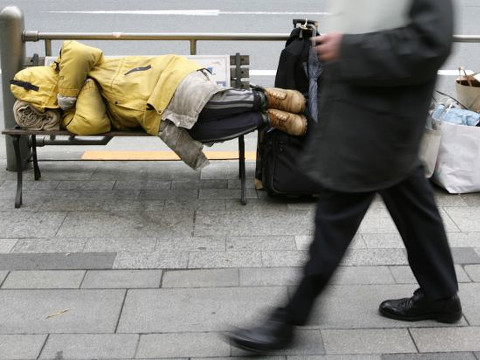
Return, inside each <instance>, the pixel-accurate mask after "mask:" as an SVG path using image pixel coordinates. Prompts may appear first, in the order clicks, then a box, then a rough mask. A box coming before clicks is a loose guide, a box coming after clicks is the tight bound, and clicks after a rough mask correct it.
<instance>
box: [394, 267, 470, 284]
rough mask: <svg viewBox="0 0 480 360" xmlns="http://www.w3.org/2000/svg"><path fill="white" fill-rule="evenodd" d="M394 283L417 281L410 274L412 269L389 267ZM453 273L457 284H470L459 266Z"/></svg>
mask: <svg viewBox="0 0 480 360" xmlns="http://www.w3.org/2000/svg"><path fill="white" fill-rule="evenodd" d="M390 271H391V272H392V275H393V277H394V278H395V282H396V283H397V284H416V283H417V280H416V279H415V276H414V275H413V273H412V269H410V267H409V266H390ZM455 272H456V274H457V280H458V282H471V280H470V278H469V277H468V275H467V273H466V272H465V271H464V270H463V267H462V266H460V265H455Z"/></svg>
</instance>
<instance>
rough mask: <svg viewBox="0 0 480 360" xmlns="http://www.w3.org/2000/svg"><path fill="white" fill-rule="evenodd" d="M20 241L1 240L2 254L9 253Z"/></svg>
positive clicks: (0, 249) (0, 248) (0, 250)
mask: <svg viewBox="0 0 480 360" xmlns="http://www.w3.org/2000/svg"><path fill="white" fill-rule="evenodd" d="M17 241H18V239H0V253H9V252H10V251H12V249H13V248H14V247H15V244H16V243H17Z"/></svg>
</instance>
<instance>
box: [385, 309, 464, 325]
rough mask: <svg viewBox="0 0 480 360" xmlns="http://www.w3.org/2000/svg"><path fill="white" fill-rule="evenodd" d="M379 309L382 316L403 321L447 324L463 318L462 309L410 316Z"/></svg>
mask: <svg viewBox="0 0 480 360" xmlns="http://www.w3.org/2000/svg"><path fill="white" fill-rule="evenodd" d="M379 311H380V314H381V315H382V316H384V317H386V318H389V319H394V320H402V321H422V320H435V321H438V322H441V323H445V324H453V323H456V322H458V321H460V319H461V318H462V312H461V311H457V312H454V313H449V314H445V313H430V314H424V315H418V316H409V317H406V316H401V315H396V314H392V313H389V312H386V311H383V310H381V309H379Z"/></svg>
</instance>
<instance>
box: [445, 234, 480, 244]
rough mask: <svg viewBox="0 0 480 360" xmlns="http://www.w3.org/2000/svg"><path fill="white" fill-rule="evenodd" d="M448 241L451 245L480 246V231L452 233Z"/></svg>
mask: <svg viewBox="0 0 480 360" xmlns="http://www.w3.org/2000/svg"><path fill="white" fill-rule="evenodd" d="M448 241H449V244H450V246H451V247H478V245H479V243H480V232H468V233H464V232H461V233H450V234H448Z"/></svg>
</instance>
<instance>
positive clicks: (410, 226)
mask: <svg viewBox="0 0 480 360" xmlns="http://www.w3.org/2000/svg"><path fill="white" fill-rule="evenodd" d="M423 171H424V170H423V167H422V166H419V167H418V168H416V169H415V170H414V171H413V173H412V174H411V175H410V176H409V177H408V178H406V179H405V180H403V181H402V182H400V183H399V184H397V185H394V186H392V187H390V188H388V189H385V190H381V191H378V193H379V194H380V195H381V197H382V198H383V201H384V203H385V205H386V206H387V209H388V211H389V213H390V215H391V216H392V219H393V221H394V222H395V225H396V227H397V229H398V231H399V233H400V235H401V237H402V240H403V242H404V244H405V248H406V250H407V255H408V262H409V264H410V267H411V269H412V271H413V274H414V275H415V277H416V279H417V281H418V283H419V285H420V287H421V288H422V289H423V291H424V293H425V295H426V296H427V297H428V298H431V299H441V298H445V297H449V296H452V295H453V294H455V293H456V292H457V291H458V284H457V278H456V274H455V270H454V266H453V260H452V256H451V252H450V247H449V245H448V241H447V237H446V234H445V229H444V226H443V222H442V219H441V217H440V214H439V212H438V209H437V206H436V204H435V200H434V197H433V191H432V189H431V186H430V184H429V182H428V180H427V179H426V178H425V176H424V172H423ZM375 193H376V192H365V193H343V192H337V191H332V190H322V191H321V194H320V198H319V201H318V204H317V209H316V215H315V233H314V238H313V241H312V244H311V245H310V258H309V260H308V261H307V263H306V264H305V267H304V274H303V278H302V279H301V281H300V283H299V285H298V287H297V289H296V291H295V292H294V294H293V296H292V297H291V299H290V301H289V302H288V304H287V306H286V307H285V309H286V316H287V321H289V322H290V323H293V324H295V325H304V324H305V323H306V322H307V320H308V316H309V314H310V312H311V309H312V307H313V304H314V302H315V299H316V298H317V296H318V295H319V294H320V293H321V292H322V290H323V289H324V287H325V286H326V285H327V283H328V281H329V279H330V278H331V276H332V274H333V273H334V271H335V269H336V268H337V267H338V265H339V263H340V261H341V259H342V257H343V256H344V254H345V251H346V250H347V248H348V246H349V244H350V242H351V240H352V239H353V237H354V235H355V233H356V232H357V230H358V227H359V226H360V223H361V221H362V219H363V218H364V216H365V213H366V212H367V210H368V208H369V206H370V204H371V202H372V200H373V198H374V196H375Z"/></svg>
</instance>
